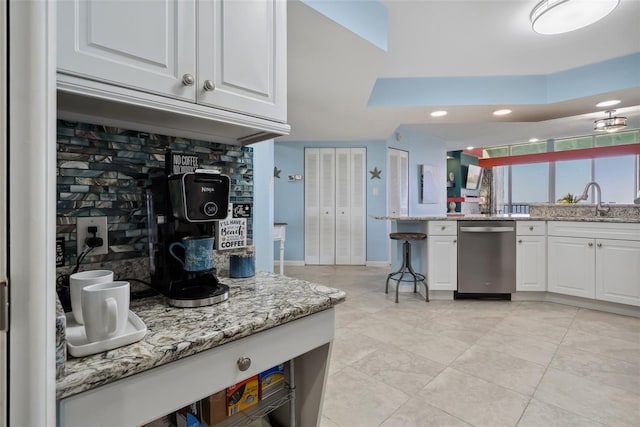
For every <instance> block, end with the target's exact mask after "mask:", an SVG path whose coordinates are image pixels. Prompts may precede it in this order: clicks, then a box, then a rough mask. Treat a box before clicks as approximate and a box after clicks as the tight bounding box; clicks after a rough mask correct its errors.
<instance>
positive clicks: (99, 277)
mask: <svg viewBox="0 0 640 427" xmlns="http://www.w3.org/2000/svg"><path fill="white" fill-rule="evenodd" d="M107 282H113V271H110V270H88V271H81V272H79V273H74V274H72V275H71V276H70V277H69V288H70V289H69V293H70V294H71V311H72V312H73V317H74V318H75V319H76V322H78V323H79V324H81V325H82V324H83V323H84V319H83V316H82V301H81V300H80V296H81V295H82V289H83V288H84V287H85V286H89V285H95V284H96V283H107Z"/></svg>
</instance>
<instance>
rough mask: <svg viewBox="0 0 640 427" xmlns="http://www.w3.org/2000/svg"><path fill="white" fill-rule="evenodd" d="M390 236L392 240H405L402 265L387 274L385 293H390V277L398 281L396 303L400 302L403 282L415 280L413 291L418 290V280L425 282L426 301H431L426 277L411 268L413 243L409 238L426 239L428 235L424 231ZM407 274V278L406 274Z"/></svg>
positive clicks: (391, 234)
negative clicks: (399, 295)
mask: <svg viewBox="0 0 640 427" xmlns="http://www.w3.org/2000/svg"><path fill="white" fill-rule="evenodd" d="M389 238H390V239H391V240H404V243H403V244H402V266H401V267H400V270H398V271H395V272H393V273H391V274H389V275H388V276H387V285H386V286H385V289H384V293H385V294H388V293H389V279H392V280H395V281H397V282H398V283H397V285H396V303H397V302H398V289H399V288H400V283H401V282H413V292H414V293H415V292H417V285H418V281H420V282H422V283H424V287H425V289H426V298H425V301H427V302H429V286H428V285H427V282H426V281H425V277H424V275H423V274H420V273H416V272H415V271H413V268H411V243H409V240H424V239H426V238H427V235H426V234H424V233H390V234H389ZM405 275H407V276H409V277H407V278H406V279H405V278H404V276H405Z"/></svg>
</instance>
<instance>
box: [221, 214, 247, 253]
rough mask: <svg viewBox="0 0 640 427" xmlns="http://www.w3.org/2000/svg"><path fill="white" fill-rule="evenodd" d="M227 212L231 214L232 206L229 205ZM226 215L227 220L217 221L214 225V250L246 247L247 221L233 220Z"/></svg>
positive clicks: (232, 217) (243, 219) (230, 216)
mask: <svg viewBox="0 0 640 427" xmlns="http://www.w3.org/2000/svg"><path fill="white" fill-rule="evenodd" d="M229 212H233V206H231V204H229ZM234 216H235V215H228V216H227V219H223V220H220V221H218V223H217V225H216V249H219V250H226V249H237V248H244V247H246V246H247V219H246V218H234Z"/></svg>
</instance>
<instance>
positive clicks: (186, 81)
mask: <svg viewBox="0 0 640 427" xmlns="http://www.w3.org/2000/svg"><path fill="white" fill-rule="evenodd" d="M195 82H196V79H194V78H193V75H191V74H185V75H184V76H182V84H183V85H185V86H193V84H194V83H195Z"/></svg>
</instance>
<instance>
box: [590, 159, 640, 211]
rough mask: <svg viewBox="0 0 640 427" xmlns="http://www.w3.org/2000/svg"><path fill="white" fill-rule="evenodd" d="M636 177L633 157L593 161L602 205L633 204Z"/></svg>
mask: <svg viewBox="0 0 640 427" xmlns="http://www.w3.org/2000/svg"><path fill="white" fill-rule="evenodd" d="M636 176H637V175H636V174H635V159H634V156H618V157H601V158H599V159H595V167H594V178H595V181H596V182H597V183H598V184H599V185H600V189H601V190H602V196H601V197H602V203H629V204H631V203H633V199H634V198H635V197H636V196H635V191H636V188H635V185H636V184H635V183H636ZM594 202H595V200H594Z"/></svg>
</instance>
